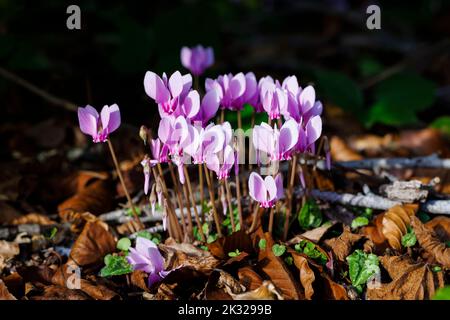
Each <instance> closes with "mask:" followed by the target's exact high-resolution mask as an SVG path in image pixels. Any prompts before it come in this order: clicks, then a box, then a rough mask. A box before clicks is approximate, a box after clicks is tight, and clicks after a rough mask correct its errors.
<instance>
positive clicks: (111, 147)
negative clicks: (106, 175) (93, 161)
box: [107, 139, 144, 229]
mask: <svg viewBox="0 0 450 320" xmlns="http://www.w3.org/2000/svg"><path fill="white" fill-rule="evenodd" d="M107 142H108V147H109V151H110V153H111V156H112V159H113V162H114V166H115V167H116V172H117V176H118V177H119V180H120V184H121V185H122V189H123V191H124V192H125V196H126V197H127V200H128V205H129V206H130V208H131V211H132V212H133V215H134V218H135V220H136V222H137V223H138V225H139V227H140V228H141V229H144V224H143V223H142V221H141V219H139V215H138V213H137V211H136V208H135V207H134V205H133V201H132V200H131V197H130V194H129V193H128V189H127V186H126V185H125V180H124V179H123V176H122V172H121V171H120V167H119V162H118V161H117V158H116V153H115V152H114V147H113V145H112V143H111V141H110V139H108V140H107Z"/></svg>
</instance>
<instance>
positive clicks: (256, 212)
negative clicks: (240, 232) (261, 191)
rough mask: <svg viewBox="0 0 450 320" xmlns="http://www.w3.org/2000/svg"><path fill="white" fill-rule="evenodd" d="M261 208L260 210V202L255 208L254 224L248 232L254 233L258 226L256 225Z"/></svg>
mask: <svg viewBox="0 0 450 320" xmlns="http://www.w3.org/2000/svg"><path fill="white" fill-rule="evenodd" d="M259 210H260V207H259V203H257V204H256V206H255V208H254V209H253V221H252V225H251V226H250V229H249V230H248V232H247V233H252V232H253V231H254V229H255V228H256V225H257V222H258V216H259V214H258V213H259Z"/></svg>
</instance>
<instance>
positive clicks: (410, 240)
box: [402, 227, 417, 248]
mask: <svg viewBox="0 0 450 320" xmlns="http://www.w3.org/2000/svg"><path fill="white" fill-rule="evenodd" d="M416 242H417V238H416V234H415V233H414V230H413V229H412V228H411V227H408V232H407V233H405V234H404V235H403V237H402V246H404V247H406V248H408V247H413V246H414V245H415V244H416Z"/></svg>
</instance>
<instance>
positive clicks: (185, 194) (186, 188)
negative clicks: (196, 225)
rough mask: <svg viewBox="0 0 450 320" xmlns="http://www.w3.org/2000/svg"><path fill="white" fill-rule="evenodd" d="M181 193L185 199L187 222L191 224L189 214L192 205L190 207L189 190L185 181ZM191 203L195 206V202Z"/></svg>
mask: <svg viewBox="0 0 450 320" xmlns="http://www.w3.org/2000/svg"><path fill="white" fill-rule="evenodd" d="M183 194H184V198H185V199H186V209H187V211H188V224H189V225H191V226H192V215H191V212H192V207H191V200H190V199H189V190H188V187H187V183H185V184H183ZM193 205H194V206H195V203H194V204H193ZM191 229H192V227H191Z"/></svg>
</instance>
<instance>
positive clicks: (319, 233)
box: [286, 222, 336, 245]
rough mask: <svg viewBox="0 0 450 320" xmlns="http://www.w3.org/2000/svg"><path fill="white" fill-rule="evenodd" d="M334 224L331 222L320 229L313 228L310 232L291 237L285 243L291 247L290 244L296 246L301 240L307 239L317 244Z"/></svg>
mask: <svg viewBox="0 0 450 320" xmlns="http://www.w3.org/2000/svg"><path fill="white" fill-rule="evenodd" d="M335 224H336V223H335V222H331V223H328V224H326V225H323V226H321V227H317V228H314V229H312V230H308V231H306V232H303V233H302V234H300V235H298V236H295V237H293V238H292V239H290V240H289V241H287V242H286V244H287V245H292V244H297V243H299V242H300V241H301V240H302V239H308V240H310V241H312V242H316V243H317V242H319V241H320V240H321V239H322V237H323V235H324V234H325V233H326V232H327V231H328V229H330V228H331V227H332V226H334V225H335Z"/></svg>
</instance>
